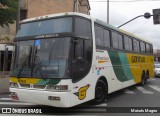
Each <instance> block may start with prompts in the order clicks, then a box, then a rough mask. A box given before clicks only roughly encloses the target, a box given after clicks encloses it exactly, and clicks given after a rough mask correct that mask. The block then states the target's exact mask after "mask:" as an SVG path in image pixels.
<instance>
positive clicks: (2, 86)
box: [0, 78, 9, 94]
mask: <svg viewBox="0 0 160 116" xmlns="http://www.w3.org/2000/svg"><path fill="white" fill-rule="evenodd" d="M3 93H9V78H0V94H3Z"/></svg>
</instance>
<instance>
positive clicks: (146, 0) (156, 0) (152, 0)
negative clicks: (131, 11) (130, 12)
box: [89, 0, 160, 2]
mask: <svg viewBox="0 0 160 116" xmlns="http://www.w3.org/2000/svg"><path fill="white" fill-rule="evenodd" d="M158 1H160V0H129V1H124V0H123V1H116V0H114V1H109V2H158ZM89 2H107V1H89Z"/></svg>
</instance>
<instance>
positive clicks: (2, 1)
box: [0, 0, 18, 27]
mask: <svg viewBox="0 0 160 116" xmlns="http://www.w3.org/2000/svg"><path fill="white" fill-rule="evenodd" d="M1 5H2V6H3V7H0V26H2V27H4V25H7V26H8V24H12V23H14V17H15V15H16V11H17V8H18V0H0V6H1Z"/></svg>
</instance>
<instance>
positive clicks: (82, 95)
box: [74, 84, 90, 100]
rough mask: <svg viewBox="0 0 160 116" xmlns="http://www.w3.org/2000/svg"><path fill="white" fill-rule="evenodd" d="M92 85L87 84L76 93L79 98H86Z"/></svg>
mask: <svg viewBox="0 0 160 116" xmlns="http://www.w3.org/2000/svg"><path fill="white" fill-rule="evenodd" d="M89 87H90V85H89V84H88V85H86V86H84V87H81V88H80V89H79V90H78V92H76V93H74V94H75V95H77V96H78V98H79V100H83V99H85V98H86V95H87V89H88V88H89Z"/></svg>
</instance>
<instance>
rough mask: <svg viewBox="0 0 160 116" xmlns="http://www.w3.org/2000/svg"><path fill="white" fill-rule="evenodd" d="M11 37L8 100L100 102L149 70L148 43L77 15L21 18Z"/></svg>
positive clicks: (68, 104)
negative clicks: (12, 51) (13, 44)
mask: <svg viewBox="0 0 160 116" xmlns="http://www.w3.org/2000/svg"><path fill="white" fill-rule="evenodd" d="M14 41H15V52H14V55H13V57H14V58H13V61H12V62H13V65H12V66H13V67H12V71H11V75H10V91H11V98H12V99H13V100H19V101H23V102H30V103H36V104H42V105H49V106H54V107H73V106H76V105H78V104H81V103H84V102H87V101H90V100H95V101H96V102H98V103H100V102H103V101H104V100H105V99H106V97H107V95H108V94H110V93H112V92H115V91H117V90H120V89H123V88H126V87H129V86H132V85H135V84H137V83H141V84H142V85H145V84H146V83H147V79H149V78H152V77H153V74H154V73H153V62H154V57H153V47H152V44H151V43H150V42H149V41H147V40H144V39H142V38H139V37H137V36H135V35H132V34H130V33H128V32H126V31H123V30H121V29H118V28H116V27H113V26H111V25H109V24H106V23H104V22H102V21H100V20H97V19H94V18H91V16H89V15H85V14H81V13H75V12H67V13H60V14H53V15H46V16H41V17H36V18H31V19H26V20H24V21H22V22H21V24H20V29H19V30H18V32H17V35H16V37H15V40H14Z"/></svg>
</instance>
